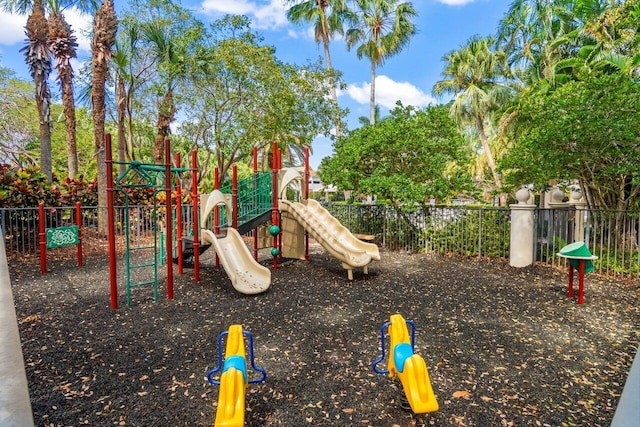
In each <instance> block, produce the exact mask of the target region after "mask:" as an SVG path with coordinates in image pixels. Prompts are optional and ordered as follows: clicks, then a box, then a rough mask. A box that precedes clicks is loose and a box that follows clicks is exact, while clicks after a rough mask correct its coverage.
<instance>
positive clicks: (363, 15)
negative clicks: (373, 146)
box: [346, 0, 417, 124]
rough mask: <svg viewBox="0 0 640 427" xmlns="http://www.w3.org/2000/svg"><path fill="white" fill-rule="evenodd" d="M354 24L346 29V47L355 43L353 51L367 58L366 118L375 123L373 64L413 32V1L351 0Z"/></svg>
mask: <svg viewBox="0 0 640 427" xmlns="http://www.w3.org/2000/svg"><path fill="white" fill-rule="evenodd" d="M355 4H356V6H357V12H356V13H357V15H358V25H357V27H356V28H351V29H349V30H347V35H346V40H347V49H348V50H350V49H351V48H352V47H353V46H354V45H356V44H357V43H362V44H360V45H359V46H358V48H357V50H356V54H357V55H358V58H362V57H363V56H365V57H367V58H369V60H370V61H371V95H370V99H369V120H370V122H371V124H375V105H376V95H375V94H376V89H375V87H376V67H378V66H381V65H382V64H383V63H384V61H385V59H387V58H388V57H390V56H393V55H395V54H397V53H399V52H400V51H401V50H402V49H403V48H404V47H405V46H406V45H407V44H408V43H409V40H410V39H411V36H413V35H414V34H415V33H416V28H415V26H414V24H413V22H411V19H412V18H413V17H415V16H417V12H416V11H415V9H414V8H413V5H412V4H411V3H409V2H400V0H355Z"/></svg>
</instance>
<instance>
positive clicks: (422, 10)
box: [0, 0, 512, 168]
mask: <svg viewBox="0 0 640 427" xmlns="http://www.w3.org/2000/svg"><path fill="white" fill-rule="evenodd" d="M511 2H512V0H413V2H412V3H413V5H414V7H415V9H416V10H417V12H418V17H417V18H416V20H415V24H416V27H417V30H418V32H417V34H416V35H415V36H414V37H413V39H412V40H411V42H410V44H409V45H408V46H407V47H406V48H405V49H404V50H403V51H402V52H401V53H400V54H398V55H396V56H394V57H391V58H389V59H388V60H387V61H386V62H385V63H384V64H383V65H382V66H381V67H379V68H378V69H377V78H376V102H377V103H378V104H380V106H381V107H382V114H383V115H385V114H386V113H387V111H388V109H389V108H392V107H393V106H394V104H395V103H396V101H397V100H401V101H402V103H403V104H404V105H416V106H426V105H428V104H429V103H436V102H439V101H446V100H441V99H435V98H433V96H432V95H431V88H432V87H433V85H434V83H435V82H437V81H438V80H440V79H441V72H442V69H443V62H442V57H443V56H444V55H445V54H446V53H447V52H449V51H451V50H455V49H457V48H459V47H460V46H461V45H463V44H464V43H465V42H466V41H467V40H468V39H469V38H470V37H471V36H473V35H475V34H479V35H481V36H487V35H490V34H494V33H495V31H496V28H497V26H498V23H499V21H500V19H501V18H502V17H503V16H504V14H505V13H506V11H507V9H508V7H509V5H510V4H511ZM182 4H183V6H184V7H186V8H188V9H190V10H191V11H193V13H194V14H196V16H198V18H199V19H201V20H202V21H208V20H213V19H216V18H218V17H221V16H223V15H224V14H227V13H231V14H244V15H247V16H249V17H250V18H251V20H252V23H253V27H254V29H255V30H256V31H258V32H260V33H261V34H262V35H263V36H264V38H265V43H267V44H269V45H273V46H275V47H276V54H277V56H278V57H279V58H280V59H281V60H283V61H286V62H289V63H297V64H304V63H306V62H308V61H315V60H316V59H317V58H319V57H323V55H324V54H323V51H322V47H321V46H320V45H317V44H316V43H315V42H314V40H313V34H312V32H311V31H310V29H309V28H307V27H303V26H295V25H292V24H291V23H289V22H288V21H287V19H286V17H285V7H284V6H283V1H282V0H202V1H198V0H189V1H185V2H183V3H182ZM119 7H121V5H120V4H119V2H118V0H116V8H119ZM65 16H66V18H67V20H68V22H69V23H70V24H71V26H72V27H73V28H74V29H75V30H76V34H77V35H78V37H79V45H80V46H79V52H78V56H79V58H78V60H79V61H83V60H86V59H87V58H88V55H89V52H90V42H89V39H88V38H87V37H86V34H87V33H88V30H90V28H91V19H92V18H91V17H87V16H80V15H79V14H78V13H77V12H76V11H75V10H73V9H72V10H68V11H66V12H65ZM25 23H26V17H21V16H11V15H7V14H6V13H4V12H0V28H2V29H3V31H2V35H0V64H2V66H4V67H8V68H11V69H13V70H14V71H16V72H17V73H18V74H19V75H20V76H21V77H24V78H29V75H28V73H27V69H26V66H25V65H24V59H23V56H22V54H21V53H19V50H20V48H21V47H22V46H23V45H24V39H25V35H24V25H25ZM330 48H331V56H332V62H333V66H334V68H336V69H339V70H340V71H342V73H343V80H344V82H345V83H346V84H347V89H346V90H344V91H342V92H341V93H340V94H339V99H338V102H339V103H340V106H341V107H343V108H348V109H349V111H350V114H349V118H348V124H349V127H350V128H355V127H357V126H358V117H361V116H365V117H368V115H369V83H370V68H369V62H368V61H367V59H366V58H363V59H362V60H359V59H358V58H357V56H356V54H355V52H354V51H351V52H347V51H346V49H345V44H344V42H343V41H342V40H335V41H333V42H332V45H331V47H330ZM75 64H77V65H76V69H77V67H78V66H79V62H76V63H75ZM331 152H332V148H331V141H329V140H328V139H326V138H320V137H319V138H316V139H315V140H314V142H313V155H312V158H311V167H312V168H317V166H318V165H319V163H320V160H321V159H322V158H323V157H325V156H328V155H331Z"/></svg>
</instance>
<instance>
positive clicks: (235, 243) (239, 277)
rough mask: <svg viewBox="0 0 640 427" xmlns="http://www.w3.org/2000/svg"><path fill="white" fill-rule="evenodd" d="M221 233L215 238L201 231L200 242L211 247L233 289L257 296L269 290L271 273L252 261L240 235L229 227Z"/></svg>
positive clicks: (207, 232) (209, 232)
mask: <svg viewBox="0 0 640 427" xmlns="http://www.w3.org/2000/svg"><path fill="white" fill-rule="evenodd" d="M221 231H222V233H221V234H220V235H218V236H216V235H215V234H214V233H213V231H211V230H207V229H203V230H202V242H203V243H210V244H211V245H212V246H213V248H214V249H215V251H216V254H218V257H219V259H220V263H221V264H222V267H223V268H224V271H225V272H226V273H227V276H229V279H231V284H232V285H233V287H234V288H235V289H236V290H237V291H238V292H240V293H243V294H247V295H254V294H259V293H262V292H265V291H266V290H267V289H269V286H271V271H270V270H269V269H268V268H267V267H264V266H263V265H261V264H260V263H258V262H257V261H256V260H255V259H253V256H251V252H249V248H247V245H246V244H245V243H244V241H243V240H242V236H240V233H238V231H237V230H235V229H234V228H230V227H229V228H223V229H221Z"/></svg>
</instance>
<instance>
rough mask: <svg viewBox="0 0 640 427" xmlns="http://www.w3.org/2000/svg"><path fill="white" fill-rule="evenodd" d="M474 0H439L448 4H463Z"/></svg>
mask: <svg viewBox="0 0 640 427" xmlns="http://www.w3.org/2000/svg"><path fill="white" fill-rule="evenodd" d="M474 1H475V0H438V2H439V3H442V4H446V5H447V6H463V5H465V4H469V3H473V2H474Z"/></svg>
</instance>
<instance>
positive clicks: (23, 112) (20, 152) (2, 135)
mask: <svg viewBox="0 0 640 427" xmlns="http://www.w3.org/2000/svg"><path fill="white" fill-rule="evenodd" d="M33 91H34V90H33V83H32V82H27V81H23V80H20V79H17V78H16V77H15V73H13V72H12V71H11V70H9V69H7V68H0V163H4V164H8V165H10V166H11V167H14V168H20V167H25V166H27V165H36V164H37V162H38V155H37V153H33V152H31V151H30V150H29V149H28V147H29V146H30V145H36V146H37V140H38V131H39V129H38V123H37V122H36V121H35V120H33V117H36V116H37V114H38V112H37V111H36V108H35V105H33Z"/></svg>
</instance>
